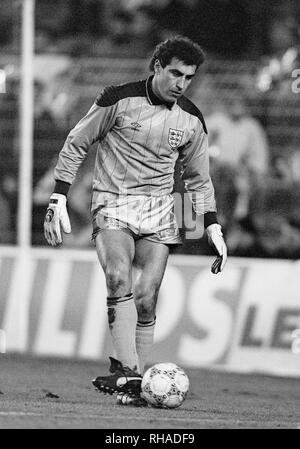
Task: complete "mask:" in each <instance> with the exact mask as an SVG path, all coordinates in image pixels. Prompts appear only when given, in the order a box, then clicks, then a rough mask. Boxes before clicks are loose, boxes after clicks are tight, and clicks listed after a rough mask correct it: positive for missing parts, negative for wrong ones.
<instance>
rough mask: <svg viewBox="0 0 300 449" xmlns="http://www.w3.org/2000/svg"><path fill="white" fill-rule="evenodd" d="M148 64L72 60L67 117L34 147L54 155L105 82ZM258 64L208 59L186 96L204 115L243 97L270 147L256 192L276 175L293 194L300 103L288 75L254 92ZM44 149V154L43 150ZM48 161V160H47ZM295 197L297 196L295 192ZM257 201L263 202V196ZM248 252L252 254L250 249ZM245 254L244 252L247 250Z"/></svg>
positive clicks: (2, 109) (11, 111) (10, 140)
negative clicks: (265, 175)
mask: <svg viewBox="0 0 300 449" xmlns="http://www.w3.org/2000/svg"><path fill="white" fill-rule="evenodd" d="M11 61H12V58H10V57H8V56H7V58H6V61H4V60H3V62H2V61H1V67H3V66H5V65H7V63H8V62H10V63H11ZM147 63H148V61H147V60H145V59H132V58H78V59H76V58H74V59H73V64H72V69H71V70H69V71H68V72H67V73H66V76H67V77H68V79H69V82H70V84H69V86H68V88H67V89H66V92H65V93H66V95H68V96H72V97H73V98H72V100H73V101H71V102H70V109H71V110H69V111H67V112H69V113H70V117H69V119H68V120H67V121H66V124H65V125H64V126H65V129H63V130H60V133H59V134H60V136H59V137H58V136H56V137H55V136H53V135H52V136H51V137H50V136H49V135H47V132H43V133H39V134H40V136H39V138H38V141H36V142H35V145H38V146H39V148H43V149H47V148H48V149H49V148H51V149H52V151H53V153H55V152H56V151H58V150H59V147H60V145H61V136H62V135H63V133H64V132H65V133H67V132H68V129H69V128H70V127H71V126H73V124H75V123H76V121H77V120H78V119H79V118H80V117H81V116H82V114H84V113H85V112H86V111H87V109H88V108H89V106H90V105H91V102H92V101H93V99H94V98H95V96H96V95H97V94H98V93H99V91H101V89H102V88H103V87H104V86H106V85H109V84H121V83H123V82H126V81H128V80H133V79H142V78H144V77H145V76H147V73H148V67H147ZM1 67H0V68H1ZM259 67H260V66H259V63H258V62H257V61H254V60H248V61H229V60H216V59H209V60H208V62H207V63H205V65H204V67H203V69H201V71H200V72H199V74H198V76H197V79H196V82H195V83H194V84H193V89H192V90H191V91H190V92H189V95H190V96H191V98H192V99H193V100H194V102H195V103H196V104H197V105H198V106H199V108H200V109H201V110H202V112H203V113H204V115H205V116H207V115H209V114H210V113H211V111H212V109H213V107H214V106H215V105H216V103H217V102H220V101H222V102H223V103H224V104H225V105H226V102H227V101H231V100H232V98H240V97H245V98H246V99H247V105H248V108H249V111H250V113H251V115H252V116H253V117H255V118H256V119H258V120H259V121H260V123H261V124H262V126H263V127H264V129H265V131H266V134H267V137H268V141H269V146H270V151H271V160H270V169H269V176H270V180H269V178H268V179H266V182H265V188H264V189H263V190H261V191H260V194H261V195H263V198H265V196H266V197H267V198H269V197H270V196H271V197H272V190H273V188H274V179H275V180H276V182H277V184H276V185H277V187H278V188H279V190H280V186H281V185H282V189H283V190H284V191H285V190H286V188H287V189H288V191H290V192H291V196H292V193H293V195H294V193H295V192H298V190H299V184H300V170H298V171H297V170H295V163H293V161H294V160H296V163H298V162H297V157H298V155H299V153H300V133H299V124H300V107H299V104H298V103H299V101H297V100H298V95H299V94H298V95H297V94H295V93H293V92H292V90H291V83H292V79H291V80H290V84H289V85H288V86H287V85H286V83H285V91H284V93H283V92H281V90H280V86H277V87H276V88H275V89H273V90H270V91H268V92H261V91H259V90H258V89H257V87H256V82H257V74H258V71H259ZM70 86H71V87H70ZM46 88H47V86H46ZM4 97H5V100H4ZM15 100H16V99H14V100H13V99H12V98H10V92H8V94H7V95H5V96H2V98H1V103H0V117H1V134H2V139H3V142H4V148H5V153H6V154H8V153H9V152H10V151H12V150H11V149H12V148H13V145H14V136H15V133H16V125H17V106H16V102H15ZM46 126H47V125H46ZM45 151H47V152H48V150H45ZM52 151H51V152H52ZM35 155H36V156H35V157H36V158H37V160H35V161H34V164H35V166H37V167H38V171H39V173H42V172H43V165H44V171H45V172H46V171H47V169H48V168H49V162H46V158H44V156H43V151H42V152H36V151H35ZM47 160H48V161H49V159H47ZM291 160H292V162H291ZM87 166H88V164H87ZM6 169H7V166H6V163H5V164H3V157H2V158H1V174H2V173H3V171H6ZM268 185H269V186H270V187H269V188H268ZM217 187H218V188H217V190H218V189H220V187H219V186H217ZM225 190H226V188H225ZM266 192H267V193H266ZM256 194H257V192H256ZM276 195H277V198H279V199H278V201H279V202H280V201H281V196H280V195H279V196H278V193H276ZM296 197H297V198H299V195H296ZM284 198H285V195H282V201H283V202H284V201H285V200H284ZM260 203H265V199H263V200H261V202H260ZM260 203H259V204H260ZM279 209H280V210H281V213H282V210H283V211H285V210H286V213H284V218H285V220H286V221H287V222H288V224H289V225H290V224H291V222H292V228H293V230H294V228H295V227H296V231H297V232H298V227H299V220H298V219H295V217H294V216H295V214H294V213H293V214H292V215H293V217H294V218H291V215H290V210H289V211H288V210H287V208H286V209H284V207H283V209H282V207H279ZM248 218H249V217H248ZM36 241H39V242H40V241H41V239H36ZM187 251H188V250H187ZM233 251H236V254H239V250H238V249H236V248H235V249H234V248H233ZM294 252H295V254H296V253H297V254H298V250H296V249H295V251H294ZM249 254H250V255H253V254H252V252H251V251H249ZM256 254H257V255H264V256H268V251H264V250H263V251H259V250H258V251H257V252H256V253H255V252H254V255H256ZM243 255H244V252H243ZM245 255H247V251H246V254H245ZM276 255H277V256H279V257H280V256H283V257H285V256H287V257H292V255H293V251H292V250H291V249H289V251H285V250H282V248H281V249H280V250H279V251H278V254H276Z"/></svg>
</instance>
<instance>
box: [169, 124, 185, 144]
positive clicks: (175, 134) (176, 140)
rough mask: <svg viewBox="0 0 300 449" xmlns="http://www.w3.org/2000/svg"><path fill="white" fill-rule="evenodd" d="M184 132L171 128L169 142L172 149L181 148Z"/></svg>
mask: <svg viewBox="0 0 300 449" xmlns="http://www.w3.org/2000/svg"><path fill="white" fill-rule="evenodd" d="M183 132H184V131H181V130H180V129H174V128H169V137H168V142H169V145H170V147H171V148H178V147H179V146H180V144H181V141H182V137H183Z"/></svg>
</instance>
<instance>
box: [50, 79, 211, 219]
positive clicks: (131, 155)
mask: <svg viewBox="0 0 300 449" xmlns="http://www.w3.org/2000/svg"><path fill="white" fill-rule="evenodd" d="M152 78H153V76H151V77H149V78H148V80H143V81H138V82H133V83H127V84H123V85H120V86H110V87H107V88H105V89H104V90H103V92H102V93H101V94H100V95H99V96H98V97H97V98H96V100H95V103H94V104H93V105H92V107H91V109H90V110H89V111H88V113H87V114H86V115H85V117H83V118H82V119H81V120H80V122H78V124H77V125H76V126H75V127H74V128H73V129H72V130H71V131H70V133H69V135H68V137H67V139H66V141H65V144H64V146H63V148H62V150H61V152H60V154H59V159H58V163H57V165H56V168H55V174H54V176H55V179H56V180H59V181H64V182H67V183H69V184H72V182H73V180H74V178H75V176H76V173H77V170H78V168H79V166H80V164H81V163H82V161H83V159H84V158H85V156H86V153H87V151H88V149H89V147H90V146H91V145H92V144H93V143H95V142H99V144H98V148H97V152H96V161H95V170H94V178H93V191H94V196H95V195H96V196H97V195H98V194H99V195H101V194H102V193H114V194H118V195H119V194H127V195H153V196H161V195H166V194H170V193H171V192H172V189H173V184H174V167H175V162H176V160H177V158H178V157H179V158H180V159H181V162H182V172H181V175H182V179H183V181H184V184H185V188H186V190H187V192H189V193H190V194H192V195H191V196H192V202H193V205H194V209H195V211H196V213H198V214H203V213H206V212H214V211H216V204H215V197H214V188H213V185H212V182H211V178H210V175H209V158H208V141H207V131H206V126H205V122H204V119H203V117H202V114H201V112H200V111H199V110H198V108H197V107H196V106H195V105H194V104H193V103H192V102H191V101H190V100H188V99H187V98H186V97H185V96H182V97H181V98H179V99H178V101H177V102H175V103H165V102H162V101H161V100H160V99H158V98H157V97H156V96H155V94H154V93H153V91H152V87H151V85H152Z"/></svg>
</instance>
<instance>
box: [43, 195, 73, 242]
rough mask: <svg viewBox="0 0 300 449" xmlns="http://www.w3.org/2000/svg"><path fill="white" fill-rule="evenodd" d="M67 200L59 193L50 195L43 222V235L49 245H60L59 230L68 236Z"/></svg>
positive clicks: (69, 226)
mask: <svg viewBox="0 0 300 449" xmlns="http://www.w3.org/2000/svg"><path fill="white" fill-rule="evenodd" d="M66 204H67V198H66V196H65V195H62V194H60V193H52V195H51V197H50V201H49V206H48V209H47V212H46V216H45V220H44V235H45V238H46V240H47V242H48V243H49V245H52V246H56V245H59V244H60V243H62V236H61V228H62V230H63V231H64V232H65V233H66V234H70V232H71V225H70V220H69V215H68V212H67V205H66Z"/></svg>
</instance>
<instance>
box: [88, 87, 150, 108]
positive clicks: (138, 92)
mask: <svg viewBox="0 0 300 449" xmlns="http://www.w3.org/2000/svg"><path fill="white" fill-rule="evenodd" d="M146 96H147V93H146V81H137V82H134V83H126V84H120V85H119V86H108V87H105V88H104V89H103V91H102V92H101V93H100V95H98V96H97V97H96V100H95V103H96V105H97V106H112V105H113V104H116V103H117V102H118V101H120V100H123V99H124V98H128V97H146Z"/></svg>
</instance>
